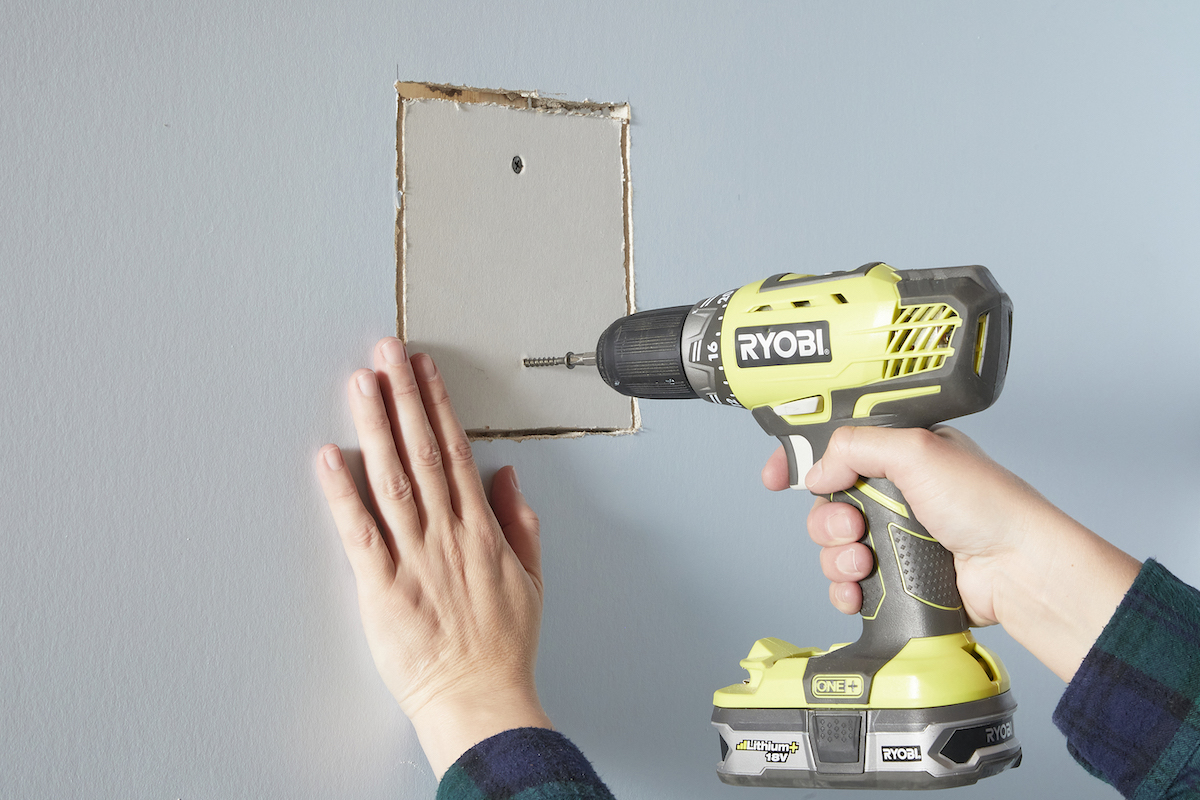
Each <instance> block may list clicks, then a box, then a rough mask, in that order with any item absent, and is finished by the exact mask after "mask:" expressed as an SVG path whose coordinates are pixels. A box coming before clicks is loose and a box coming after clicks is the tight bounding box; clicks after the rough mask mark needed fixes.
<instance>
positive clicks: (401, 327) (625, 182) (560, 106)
mask: <svg viewBox="0 0 1200 800" xmlns="http://www.w3.org/2000/svg"><path fill="white" fill-rule="evenodd" d="M395 88H396V187H397V188H396V225H395V248H396V288H395V292H396V335H397V336H398V337H399V338H400V340H401V341H404V342H407V341H408V336H407V329H408V316H407V283H408V281H407V273H406V260H407V259H406V256H407V251H408V240H407V236H406V229H405V214H404V212H405V205H406V200H405V191H406V189H407V186H406V183H405V175H404V155H405V152H404V122H405V112H406V108H407V105H408V103H410V102H417V101H422V100H426V101H428V100H441V101H448V102H454V103H467V104H480V105H499V106H506V107H509V108H514V109H518V110H528V111H536V112H540V113H551V114H575V115H579V116H593V117H606V118H609V119H614V120H617V121H619V122H620V124H621V169H622V176H621V183H622V204H623V216H624V223H625V224H624V238H625V313H626V314H632V313H634V311H635V310H636V308H637V305H636V303H635V299H634V287H635V283H634V277H633V188H632V183H631V181H630V166H629V162H630V159H629V147H630V145H629V121H630V117H631V114H630V109H629V104H628V103H594V102H591V101H568V100H559V99H554V98H544V97H541V96H540V95H538V93H537V92H536V91H529V92H526V91H508V90H505V89H474V88H471V87H467V86H455V85H451V84H437V83H419V82H412V81H397V82H396V84H395ZM630 406H631V425H630V427H629V428H613V429H585V430H577V429H532V430H522V431H491V430H480V429H473V430H468V431H467V432H466V433H467V437H468V438H469V439H471V440H472V441H488V440H492V439H506V440H516V441H524V440H525V439H573V438H579V437H581V436H584V435H608V436H622V435H625V434H631V433H637V432H638V431H639V430H641V427H642V414H641V409H640V408H639V407H638V401H637V398H636V397H633V398H630Z"/></svg>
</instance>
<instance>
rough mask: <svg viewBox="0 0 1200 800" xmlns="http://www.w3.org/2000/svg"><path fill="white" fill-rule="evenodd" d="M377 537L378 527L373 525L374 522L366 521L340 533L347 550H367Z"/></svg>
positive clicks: (371, 520)
mask: <svg viewBox="0 0 1200 800" xmlns="http://www.w3.org/2000/svg"><path fill="white" fill-rule="evenodd" d="M379 535H380V533H379V526H378V525H376V524H375V520H373V519H367V520H364V521H362V522H359V523H357V524H355V525H351V526H350V527H349V528H347V529H346V530H345V531H344V532H343V533H342V541H343V542H345V544H346V548H347V549H353V550H369V549H371V547H372V546H373V545H374V544H375V540H376V538H377V537H378V536H379Z"/></svg>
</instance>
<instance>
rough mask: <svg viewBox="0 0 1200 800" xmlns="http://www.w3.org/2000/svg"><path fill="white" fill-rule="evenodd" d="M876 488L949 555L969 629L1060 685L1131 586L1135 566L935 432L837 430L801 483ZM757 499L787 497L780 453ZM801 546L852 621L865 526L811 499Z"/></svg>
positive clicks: (953, 437) (963, 442)
mask: <svg viewBox="0 0 1200 800" xmlns="http://www.w3.org/2000/svg"><path fill="white" fill-rule="evenodd" d="M860 475H861V476H865V477H875V478H887V479H888V480H890V481H891V482H892V483H894V484H895V485H896V487H897V488H898V489H899V490H900V491H901V493H903V495H904V497H905V499H906V500H907V501H908V504H909V506H910V508H911V509H912V511H913V514H914V515H915V516H916V518H917V519H919V520H920V521H921V522H922V524H924V526H925V528H926V530H927V531H929V533H930V535H932V536H933V537H935V538H936V539H937V540H938V541H939V542H940V543H941V544H942V546H944V547H945V548H946V549H947V550H949V551H950V552H951V553H952V554H953V556H954V566H955V570H956V571H957V575H958V589H959V594H960V595H961V596H962V600H963V607H964V609H965V611H966V612H967V616H968V619H969V620H970V622H971V624H972V625H977V626H982V625H992V624H995V623H997V622H999V623H1001V624H1003V625H1004V627H1005V629H1006V630H1008V631H1009V633H1010V634H1012V635H1013V637H1014V638H1016V639H1017V640H1018V641H1020V642H1021V643H1022V644H1024V645H1025V646H1026V647H1027V648H1029V650H1030V651H1031V652H1033V653H1034V655H1035V656H1037V657H1038V658H1039V659H1040V660H1041V661H1043V663H1046V664H1047V665H1048V666H1050V667H1051V668H1052V669H1054V670H1055V672H1057V673H1058V674H1059V675H1061V676H1063V677H1064V678H1065V679H1067V680H1069V679H1070V676H1071V675H1073V674H1074V672H1075V669H1076V668H1077V667H1078V665H1079V662H1080V661H1081V660H1082V659H1083V656H1084V655H1086V654H1087V651H1088V650H1089V649H1090V647H1091V644H1092V642H1094V641H1095V638H1096V636H1097V635H1099V633H1100V631H1101V630H1102V629H1103V627H1104V625H1105V623H1107V621H1108V619H1109V617H1111V616H1112V612H1113V611H1114V610H1115V609H1116V607H1117V605H1118V604H1119V603H1120V601H1121V598H1122V597H1123V596H1124V594H1125V591H1126V590H1127V589H1128V588H1129V586H1130V585H1131V584H1132V583H1133V579H1134V578H1135V577H1136V576H1137V571H1138V569H1139V566H1140V565H1139V564H1138V562H1137V561H1136V560H1134V559H1133V558H1131V557H1130V556H1128V555H1126V554H1125V553H1122V552H1121V551H1120V550H1118V549H1117V548H1115V547H1113V546H1112V545H1110V544H1109V543H1108V542H1105V541H1104V540H1103V539H1101V538H1100V537H1099V536H1096V534H1094V533H1092V532H1091V531H1089V530H1088V529H1086V528H1084V527H1083V526H1082V525H1080V524H1079V523H1077V522H1076V521H1075V520H1073V519H1071V518H1070V517H1068V516H1067V515H1066V514H1064V513H1063V512H1062V511H1060V510H1059V509H1058V508H1056V507H1055V506H1053V505H1052V504H1051V503H1050V502H1049V501H1048V500H1046V498H1044V497H1043V496H1042V495H1041V494H1039V493H1038V492H1037V491H1036V490H1035V489H1034V488H1033V487H1031V486H1030V485H1029V484H1027V483H1025V482H1024V481H1022V480H1021V479H1020V478H1018V477H1017V476H1016V475H1013V474H1012V473H1011V472H1009V471H1008V470H1006V469H1004V468H1003V467H1001V466H1000V465H999V464H997V463H996V462H995V461H992V460H991V459H990V458H988V457H987V455H985V454H984V453H983V451H982V450H980V449H979V447H978V446H977V445H976V444H975V443H974V442H973V441H971V440H970V439H969V438H968V437H967V436H966V435H964V434H962V433H961V432H959V431H957V430H955V429H953V428H949V427H940V428H938V429H936V430H934V431H928V430H923V429H919V428H918V429H888V428H873V427H847V428H841V429H839V430H837V431H836V432H835V433H834V435H833V437H832V438H831V439H830V442H829V446H828V448H826V451H825V454H824V456H823V457H822V458H821V459H820V461H818V462H817V463H816V464H814V465H813V467H812V469H811V470H810V471H809V473H808V475H807V476H806V477H805V484H806V485H807V486H808V488H809V490H810V491H811V492H813V493H814V494H817V495H828V494H831V493H833V492H837V491H841V490H843V489H848V488H850V487H851V486H853V485H854V483H855V481H856V480H857V479H858V477H859V476H860ZM763 483H764V484H765V485H766V486H767V488H769V489H773V490H779V489H783V488H786V487H787V484H788V481H787V463H786V459H785V458H784V456H783V450H782V448H780V449H779V450H778V451H777V452H776V453H775V454H774V455H772V457H771V459H770V460H769V461H768V462H767V465H766V466H765V467H764V468H763ZM808 530H809V535H810V536H811V537H812V539H813V541H815V542H816V543H817V544H819V545H821V547H822V548H823V549H822V552H821V567H822V572H823V573H824V574H825V576H826V577H827V578H829V580H830V581H831V585H830V600H831V601H832V603H833V605H834V606H835V607H836V608H838V609H839V610H841V611H843V612H844V613H847V614H853V613H857V612H858V610H859V608H860V607H861V605H862V592H861V590H860V589H859V586H858V583H857V581H860V580H862V579H863V578H865V577H867V575H868V574H870V572H871V569H872V567H873V566H874V562H873V560H872V556H871V551H870V550H869V549H868V548H867V547H866V546H865V545H863V544H860V543H858V540H859V539H861V538H862V536H863V533H864V530H865V523H864V521H863V517H862V515H861V514H860V513H859V512H858V510H857V509H855V508H854V507H852V506H850V505H847V504H845V503H831V502H829V501H828V500H826V499H823V498H821V497H818V499H817V500H816V501H815V502H814V504H813V508H812V511H811V512H810V513H809V516H808Z"/></svg>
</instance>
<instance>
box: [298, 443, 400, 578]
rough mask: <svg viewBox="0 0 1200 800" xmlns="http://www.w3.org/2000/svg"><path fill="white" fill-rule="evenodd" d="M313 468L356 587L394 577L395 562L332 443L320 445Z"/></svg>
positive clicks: (343, 461)
mask: <svg viewBox="0 0 1200 800" xmlns="http://www.w3.org/2000/svg"><path fill="white" fill-rule="evenodd" d="M316 468H317V478H318V479H319V480H320V481H321V488H322V489H323V490H324V492H325V499H326V501H327V502H328V503H329V510H330V511H331V512H332V513H333V521H334V524H335V525H337V529H338V533H339V534H340V535H341V537H342V546H343V547H345V548H346V557H347V558H349V559H350V566H351V568H353V569H354V576H355V580H356V581H357V582H358V585H359V590H360V591H367V592H371V591H376V590H379V589H381V588H383V587H384V586H387V585H388V584H390V583H391V582H392V580H393V579H394V578H395V575H396V562H395V560H394V558H393V556H392V553H391V552H390V551H389V550H388V547H387V543H386V542H385V541H384V539H383V536H382V535H381V534H380V531H379V526H378V525H376V523H375V519H374V518H373V517H372V516H371V515H370V513H368V512H367V509H366V507H365V506H364V505H363V502H362V498H360V497H359V496H358V488H357V487H356V486H355V485H354V479H353V478H352V477H351V476H350V470H348V469H346V462H345V460H344V459H343V458H342V453H341V451H340V450H338V448H337V446H336V445H332V444H327V445H325V446H324V447H322V448H321V451H320V452H319V453H318V454H317V460H316Z"/></svg>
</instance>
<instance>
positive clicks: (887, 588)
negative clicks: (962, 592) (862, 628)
mask: <svg viewBox="0 0 1200 800" xmlns="http://www.w3.org/2000/svg"><path fill="white" fill-rule="evenodd" d="M830 499H832V500H834V501H837V502H843V503H849V504H850V505H853V506H855V507H857V508H858V509H859V510H860V511H861V512H862V515H863V518H864V520H865V521H866V531H865V533H864V534H863V538H862V539H861V540H860V541H861V542H862V543H863V544H865V545H866V546H867V547H868V548H870V550H871V554H872V556H873V557H874V560H875V565H874V568H873V569H872V570H871V574H870V575H868V576H867V577H866V578H865V579H863V580H862V581H860V582H859V586H861V587H862V590H863V605H862V611H861V612H860V613H861V614H862V617H863V622H864V625H868V624H869V623H872V622H877V621H879V622H883V621H886V622H887V625H888V627H889V628H891V629H895V630H896V631H897V633H902V634H903V635H904V639H905V641H907V640H908V639H910V638H913V637H917V636H937V635H940V634H942V633H958V632H960V631H962V630H964V629H965V627H966V625H965V617H964V616H963V611H962V598H961V597H960V596H959V594H958V583H957V575H956V574H955V571H954V556H953V555H951V553H950V551H949V550H947V549H946V548H944V547H942V545H941V543H939V542H938V541H937V539H935V538H934V537H933V536H931V535H930V533H929V531H927V530H926V529H925V526H924V525H922V524H921V522H920V520H918V519H917V518H916V516H914V515H913V513H912V509H911V508H909V506H908V503H907V502H905V500H904V496H903V495H902V494H901V493H900V490H899V489H897V488H896V485H895V484H894V483H892V482H891V481H889V480H885V479H883V478H860V479H859V480H858V482H857V483H856V484H855V485H854V486H853V487H851V488H850V489H847V490H846V491H844V492H837V493H835V494H833V495H831V496H830ZM933 629H937V630H936V631H935V630H933Z"/></svg>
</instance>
